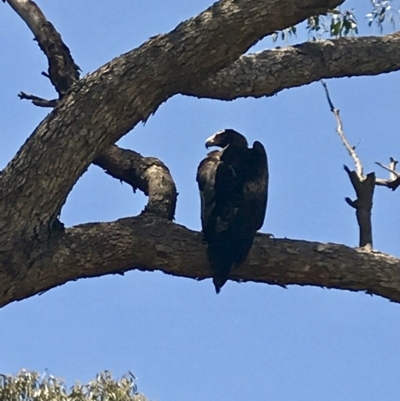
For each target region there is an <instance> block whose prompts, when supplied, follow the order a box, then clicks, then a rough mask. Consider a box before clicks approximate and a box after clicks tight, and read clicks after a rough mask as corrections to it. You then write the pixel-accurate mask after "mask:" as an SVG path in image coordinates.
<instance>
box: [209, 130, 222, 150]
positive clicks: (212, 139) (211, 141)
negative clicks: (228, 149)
mask: <svg viewBox="0 0 400 401" xmlns="http://www.w3.org/2000/svg"><path fill="white" fill-rule="evenodd" d="M224 132H225V130H222V131H218V132H216V133H215V134H214V135H211V136H210V137H209V138H207V140H206V148H207V149H208V148H210V147H211V146H218V143H217V135H219V134H223V133H224Z"/></svg>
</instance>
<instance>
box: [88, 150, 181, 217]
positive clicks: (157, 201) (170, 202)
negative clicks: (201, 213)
mask: <svg viewBox="0 0 400 401" xmlns="http://www.w3.org/2000/svg"><path fill="white" fill-rule="evenodd" d="M93 164H95V165H97V166H99V167H101V168H102V169H104V170H105V172H106V173H107V174H109V175H111V176H112V177H114V178H117V179H119V180H121V181H124V182H126V183H128V184H129V185H131V186H132V188H133V190H134V191H135V190H136V189H140V190H141V191H142V192H144V194H145V195H146V196H148V197H149V200H148V202H147V206H146V207H145V209H144V212H149V213H153V214H155V215H156V216H159V217H163V218H166V219H168V220H172V219H173V218H174V215H175V206H176V198H177V196H178V194H177V192H176V187H175V183H174V180H173V178H172V176H171V174H170V172H169V170H168V168H167V167H166V166H165V165H164V163H162V162H161V161H160V160H159V159H156V158H155V157H143V156H142V155H140V154H139V153H137V152H134V151H132V150H127V149H121V148H119V147H118V146H115V145H112V146H110V147H109V148H107V149H106V150H105V151H104V152H103V153H102V154H101V155H100V156H98V157H97V158H96V159H95V160H94V162H93Z"/></svg>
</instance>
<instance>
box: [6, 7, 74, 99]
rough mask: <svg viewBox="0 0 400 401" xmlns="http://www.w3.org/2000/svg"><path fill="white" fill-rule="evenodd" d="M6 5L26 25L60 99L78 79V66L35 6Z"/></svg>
mask: <svg viewBox="0 0 400 401" xmlns="http://www.w3.org/2000/svg"><path fill="white" fill-rule="evenodd" d="M7 3H8V4H9V5H10V6H11V7H12V8H13V9H14V11H15V12H16V13H17V14H18V15H19V16H20V17H21V18H22V20H23V21H24V22H25V23H26V24H27V25H28V27H29V29H30V30H31V31H32V33H33V34H34V35H35V39H36V41H37V42H38V44H39V47H40V48H41V50H42V51H43V53H44V54H45V55H46V57H47V59H48V61H49V68H48V74H46V75H47V76H48V77H49V79H50V81H51V83H52V84H53V86H54V87H55V88H56V90H57V92H58V94H59V96H60V98H61V97H62V96H64V95H65V93H66V92H67V90H69V88H70V87H71V86H72V85H73V84H74V83H75V82H76V81H78V79H79V70H80V68H79V66H78V65H76V64H75V62H74V60H73V58H72V56H71V53H70V51H69V49H68V47H67V46H66V45H65V44H64V42H63V41H62V39H61V35H60V34H59V33H58V32H57V31H56V29H55V28H54V26H53V24H52V23H51V22H50V21H48V20H47V19H46V17H45V16H44V14H43V13H42V11H41V10H40V8H39V7H38V6H37V4H36V3H35V2H33V1H31V0H7Z"/></svg>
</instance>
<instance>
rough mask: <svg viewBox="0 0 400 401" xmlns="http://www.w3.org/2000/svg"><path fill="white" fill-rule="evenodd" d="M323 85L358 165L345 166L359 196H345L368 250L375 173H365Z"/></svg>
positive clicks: (370, 238) (343, 136)
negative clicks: (350, 167) (351, 167)
mask: <svg viewBox="0 0 400 401" xmlns="http://www.w3.org/2000/svg"><path fill="white" fill-rule="evenodd" d="M322 85H323V87H324V89H325V94H326V98H327V100H328V103H329V107H330V109H331V112H332V113H333V114H334V116H335V119H336V124H337V128H336V131H337V133H338V134H339V137H340V139H341V140H342V142H343V145H344V146H345V147H346V149H347V151H348V152H349V154H350V156H351V157H352V158H353V160H354V164H355V166H356V170H355V171H351V170H350V169H349V168H348V167H347V166H344V169H345V171H346V173H347V174H348V176H349V178H350V182H351V184H352V185H353V188H354V190H355V192H356V195H357V198H356V199H355V200H352V199H350V198H345V200H346V202H347V204H348V205H350V206H351V207H353V208H354V209H355V210H356V217H357V223H358V227H359V245H360V247H363V248H365V249H367V250H372V221H371V217H372V204H373V202H372V200H373V197H374V189H375V173H369V174H367V176H365V175H364V172H363V167H362V164H361V160H360V158H359V157H358V155H357V153H356V151H355V148H354V147H353V146H351V145H350V143H349V141H348V140H347V138H346V135H345V133H344V130H343V123H342V119H341V118H340V112H339V110H338V109H336V108H335V107H334V105H333V102H332V100H331V97H330V95H329V91H328V87H327V85H326V83H325V82H323V81H322Z"/></svg>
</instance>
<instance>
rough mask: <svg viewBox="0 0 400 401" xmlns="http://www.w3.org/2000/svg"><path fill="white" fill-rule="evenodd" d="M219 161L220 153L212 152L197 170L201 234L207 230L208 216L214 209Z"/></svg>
mask: <svg viewBox="0 0 400 401" xmlns="http://www.w3.org/2000/svg"><path fill="white" fill-rule="evenodd" d="M219 160H220V152H219V151H217V150H214V151H213V152H210V153H209V154H208V155H207V157H206V158H205V159H204V160H202V161H201V163H200V164H199V167H198V169H197V177H196V180H197V183H198V186H199V191H200V200H201V223H202V228H203V232H205V231H206V230H207V225H208V223H209V221H210V216H211V214H212V212H213V210H214V207H215V176H216V172H217V168H218V164H219Z"/></svg>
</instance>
